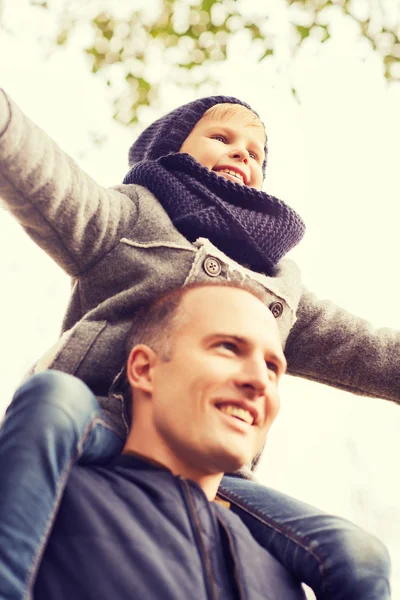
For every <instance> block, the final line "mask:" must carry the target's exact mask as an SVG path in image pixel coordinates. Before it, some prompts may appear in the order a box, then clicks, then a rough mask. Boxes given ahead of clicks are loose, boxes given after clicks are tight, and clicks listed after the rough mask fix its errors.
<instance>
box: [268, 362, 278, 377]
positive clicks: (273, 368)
mask: <svg viewBox="0 0 400 600" xmlns="http://www.w3.org/2000/svg"><path fill="white" fill-rule="evenodd" d="M266 365H267V369H268V371H272V372H273V373H275V374H277V373H278V371H279V369H278V365H276V364H275V363H273V362H271V361H269V360H268V361H267V362H266Z"/></svg>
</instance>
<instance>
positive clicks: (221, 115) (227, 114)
mask: <svg viewBox="0 0 400 600" xmlns="http://www.w3.org/2000/svg"><path fill="white" fill-rule="evenodd" d="M238 114H240V115H241V117H242V119H243V123H244V125H247V126H249V127H259V128H260V129H262V131H263V133H264V135H265V136H266V131H265V126H264V123H263V122H262V121H261V120H260V118H259V117H258V116H257V115H256V114H255V113H254V112H253V111H252V110H249V109H248V108H246V107H245V106H243V105H242V104H233V103H230V102H224V103H221V104H214V106H211V108H209V109H208V110H206V112H205V113H204V115H203V117H202V118H203V119H204V118H206V119H207V118H212V119H218V120H220V121H227V120H228V119H230V118H231V117H233V116H235V115H238Z"/></svg>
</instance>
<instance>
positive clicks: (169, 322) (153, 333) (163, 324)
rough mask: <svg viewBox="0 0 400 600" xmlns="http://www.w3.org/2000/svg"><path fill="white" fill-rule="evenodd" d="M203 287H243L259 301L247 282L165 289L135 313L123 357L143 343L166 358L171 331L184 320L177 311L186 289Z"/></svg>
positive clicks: (171, 337)
mask: <svg viewBox="0 0 400 600" xmlns="http://www.w3.org/2000/svg"><path fill="white" fill-rule="evenodd" d="M206 287H224V288H228V289H229V288H232V289H240V290H244V291H246V292H249V293H250V294H252V295H253V296H254V297H255V298H257V299H258V300H260V301H261V302H263V298H262V296H261V294H258V293H257V292H256V291H255V290H254V289H253V288H251V287H250V286H249V285H246V284H241V283H235V282H222V281H216V282H201V283H192V284H189V285H186V286H183V287H179V288H175V289H173V290H170V291H168V292H165V293H164V294H162V295H161V296H159V297H158V298H157V299H156V300H154V301H153V302H151V303H149V304H148V305H146V306H143V307H142V308H141V309H139V311H138V312H137V313H136V315H135V320H134V323H133V325H132V327H131V329H130V331H129V333H128V337H127V341H126V355H127V357H128V356H129V353H130V351H131V350H132V348H134V347H135V346H136V345H137V344H146V345H147V346H150V348H152V349H153V350H154V351H155V352H156V353H157V354H159V355H160V357H161V358H162V359H163V360H168V359H169V357H170V355H171V351H172V341H173V334H174V332H175V331H176V330H177V329H178V328H179V327H180V326H182V325H183V324H184V322H185V319H186V315H185V314H184V313H182V312H181V311H179V307H180V305H181V303H182V300H183V298H184V296H185V295H186V294H187V293H188V292H190V290H193V289H200V288H206Z"/></svg>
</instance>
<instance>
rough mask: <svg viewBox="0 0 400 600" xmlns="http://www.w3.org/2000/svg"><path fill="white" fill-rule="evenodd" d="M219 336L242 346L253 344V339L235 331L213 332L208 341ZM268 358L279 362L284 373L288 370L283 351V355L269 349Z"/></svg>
mask: <svg viewBox="0 0 400 600" xmlns="http://www.w3.org/2000/svg"><path fill="white" fill-rule="evenodd" d="M219 338H224V339H230V340H234V341H235V342H237V343H238V344H240V345H242V346H251V344H252V342H251V340H249V339H247V338H244V337H242V336H240V335H236V334H234V333H223V332H217V333H212V334H211V335H209V336H207V338H206V341H212V340H213V339H215V340H217V339H219ZM266 358H268V360H270V361H274V362H275V363H277V364H278V365H279V367H280V368H281V369H282V373H285V372H286V369H287V361H286V358H285V355H284V354H283V353H282V355H280V354H276V352H271V351H268V352H267V353H266Z"/></svg>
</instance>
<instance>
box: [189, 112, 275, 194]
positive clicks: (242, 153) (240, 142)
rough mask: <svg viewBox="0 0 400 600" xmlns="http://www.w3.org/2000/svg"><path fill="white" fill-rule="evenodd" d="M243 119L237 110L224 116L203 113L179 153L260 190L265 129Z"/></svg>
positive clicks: (242, 183) (235, 180)
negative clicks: (185, 154) (230, 114)
mask: <svg viewBox="0 0 400 600" xmlns="http://www.w3.org/2000/svg"><path fill="white" fill-rule="evenodd" d="M245 110H248V109H245ZM243 121H246V119H245V120H243V114H240V113H239V112H238V114H234V115H232V116H230V117H229V118H225V119H216V118H215V117H212V116H207V115H206V116H205V117H203V118H202V119H200V121H199V122H198V123H197V125H196V126H195V127H194V128H193V129H192V131H191V132H190V134H189V135H188V137H187V138H186V140H185V141H184V142H183V145H182V147H181V149H180V152H186V153H187V154H190V155H191V156H193V158H195V159H196V160H197V162H199V163H200V164H201V165H202V166H203V167H206V168H207V169H210V171H215V172H216V173H218V175H220V176H221V177H225V178H226V179H229V180H230V181H234V182H235V183H239V184H240V185H247V186H249V187H253V188H256V189H258V190H259V189H261V185H262V182H263V172H262V164H263V161H264V142H265V137H264V131H263V129H262V127H261V126H260V127H258V126H255V125H248V124H246V123H245V122H243Z"/></svg>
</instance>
